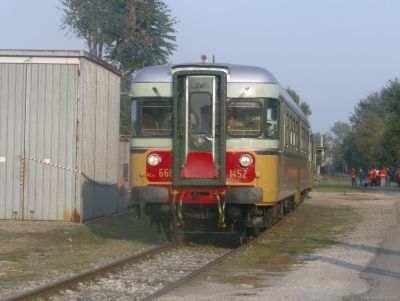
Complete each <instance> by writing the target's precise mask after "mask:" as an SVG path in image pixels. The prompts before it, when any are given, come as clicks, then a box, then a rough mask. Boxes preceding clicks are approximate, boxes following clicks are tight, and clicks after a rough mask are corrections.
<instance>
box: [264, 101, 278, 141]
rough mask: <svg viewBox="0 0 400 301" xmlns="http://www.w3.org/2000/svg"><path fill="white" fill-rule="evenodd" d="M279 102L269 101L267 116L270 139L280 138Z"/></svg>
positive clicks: (267, 131)
mask: <svg viewBox="0 0 400 301" xmlns="http://www.w3.org/2000/svg"><path fill="white" fill-rule="evenodd" d="M278 105H279V101H278V100H269V101H268V104H267V114H266V117H267V118H266V122H267V125H266V135H267V137H270V138H277V137H278V134H279V132H278V130H279V126H278V116H279V114H278Z"/></svg>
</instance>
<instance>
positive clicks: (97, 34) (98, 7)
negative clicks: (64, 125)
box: [60, 0, 176, 135]
mask: <svg viewBox="0 0 400 301" xmlns="http://www.w3.org/2000/svg"><path fill="white" fill-rule="evenodd" d="M60 2H61V4H62V6H63V11H64V16H63V19H62V26H61V28H62V29H69V30H70V31H72V32H73V33H74V34H75V35H76V36H77V37H79V38H82V39H84V40H85V41H86V43H87V46H88V48H89V52H90V53H91V54H93V55H96V56H99V57H100V58H103V59H105V60H106V61H108V62H109V63H111V64H112V65H113V66H115V67H116V68H118V69H119V70H120V71H121V72H122V73H123V74H124V77H123V78H122V81H121V107H120V108H121V115H120V133H121V134H125V135H127V134H129V133H130V98H129V86H130V74H131V73H132V72H134V71H135V70H138V69H140V68H143V67H146V66H150V65H156V64H164V63H166V62H167V60H168V57H169V55H171V54H172V52H173V51H174V50H175V49H176V45H175V44H174V42H175V40H176V37H175V35H174V34H175V32H176V31H175V29H174V25H175V24H176V20H175V19H174V18H172V17H171V15H170V10H169V9H168V7H167V6H166V4H164V2H163V1H161V0H145V1H144V0H60Z"/></svg>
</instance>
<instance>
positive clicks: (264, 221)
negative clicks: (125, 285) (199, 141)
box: [142, 197, 303, 243]
mask: <svg viewBox="0 0 400 301" xmlns="http://www.w3.org/2000/svg"><path fill="white" fill-rule="evenodd" d="M302 199H303V198H301V200H302ZM295 207H296V204H295V200H294V197H289V198H287V199H285V200H282V201H280V202H278V203H276V204H275V205H273V206H265V205H261V206H257V205H255V204H229V203H228V204H226V203H225V202H221V203H217V204H215V203H214V204H210V203H179V202H177V203H163V204H160V203H146V204H144V205H143V207H142V209H143V211H144V213H145V214H146V215H147V216H148V217H149V218H150V220H151V223H152V224H156V225H157V227H158V229H159V230H160V231H161V232H163V233H164V235H165V237H166V238H167V239H168V240H172V239H174V237H175V235H176V233H177V232H180V233H183V234H185V235H191V234H197V235H209V234H211V233H218V234H229V235H231V236H234V237H237V238H239V239H240V242H241V243H244V242H246V241H248V240H251V239H253V238H255V237H256V236H258V235H259V234H260V233H261V232H263V231H265V230H266V229H268V228H270V227H272V225H273V224H274V223H275V222H277V221H279V220H280V219H282V218H283V217H284V216H285V215H287V214H288V213H289V212H291V211H293V210H294V209H295Z"/></svg>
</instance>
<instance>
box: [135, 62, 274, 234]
mask: <svg viewBox="0 0 400 301" xmlns="http://www.w3.org/2000/svg"><path fill="white" fill-rule="evenodd" d="M245 71H246V70H245ZM242 73H244V74H245V75H246V72H242ZM247 73H248V74H247V76H248V77H250V78H245V79H244V80H243V79H240V80H237V81H236V82H235V81H234V79H235V73H234V72H233V68H232V66H229V65H212V64H199V65H196V64H195V65H176V66H154V67H149V68H145V69H142V70H140V71H139V72H138V73H137V74H136V75H135V76H134V78H133V82H132V89H131V95H132V139H131V167H130V168H131V189H132V200H133V202H134V203H135V204H136V205H137V206H138V208H139V207H140V208H141V209H142V210H144V212H145V213H146V215H148V216H149V217H150V218H151V219H152V220H153V221H154V222H155V223H156V224H158V225H159V226H160V227H161V228H162V229H164V231H166V232H169V231H173V230H174V229H176V228H179V229H182V230H184V231H190V232H198V231H200V232H212V231H218V232H229V233H243V231H244V229H245V228H246V227H248V226H249V225H248V224H249V223H251V225H253V223H254V222H255V220H256V219H254V218H253V216H254V214H255V213H254V212H258V210H260V209H259V208H258V207H257V205H261V206H263V205H265V208H269V207H268V206H269V205H273V204H274V202H276V200H277V198H278V189H277V178H278V177H277V172H278V171H277V170H278V164H279V140H278V118H279V117H278V116H279V112H278V106H279V101H278V92H277V90H276V88H275V87H274V86H275V84H274V83H267V84H265V81H266V80H265V79H263V80H262V81H261V80H260V83H254V82H253V81H254V79H253V78H252V77H254V75H253V74H251V73H250V72H247ZM236 74H239V73H238V72H237V73H236ZM236 78H238V76H236ZM257 93H258V95H257ZM262 93H264V94H268V93H270V95H269V96H268V97H265V96H264V97H263V96H262ZM272 96H273V97H272ZM267 128H268V131H269V132H268V131H267ZM260 138H262V139H260ZM259 154H263V155H266V154H267V155H268V156H260V155H259ZM258 161H259V163H258ZM257 164H258V167H257ZM260 164H263V165H264V164H265V166H264V168H263V167H262V166H261V165H260ZM261 211H262V209H261ZM261 213H263V214H261ZM261 213H260V214H259V215H257V216H258V217H260V218H258V217H257V218H258V219H259V220H260V219H263V220H260V221H259V223H260V224H262V225H263V226H264V227H266V226H267V224H268V223H269V222H270V221H267V214H266V211H265V210H264V211H262V212H261ZM262 216H264V217H262ZM246 224H247V225H246Z"/></svg>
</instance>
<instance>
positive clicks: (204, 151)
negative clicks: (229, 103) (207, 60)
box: [173, 71, 226, 186]
mask: <svg viewBox="0 0 400 301" xmlns="http://www.w3.org/2000/svg"><path fill="white" fill-rule="evenodd" d="M173 82H174V137H173V138H174V139H173V170H174V172H173V185H174V186H219V185H224V184H225V150H226V147H225V145H226V142H225V103H226V74H225V73H224V72H220V71H211V72H210V71H179V72H176V73H175V74H174V77H173Z"/></svg>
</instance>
